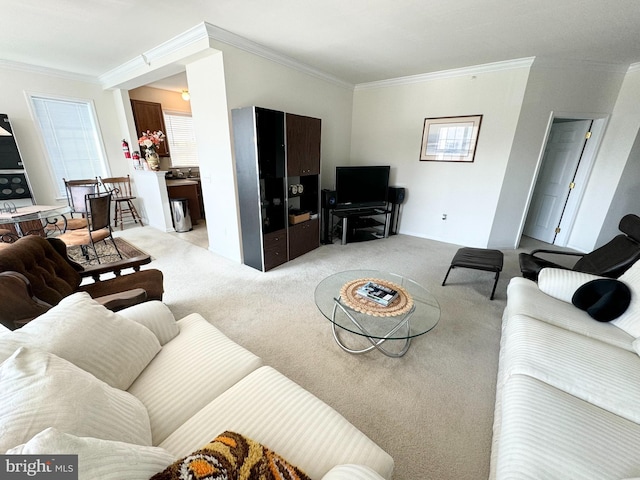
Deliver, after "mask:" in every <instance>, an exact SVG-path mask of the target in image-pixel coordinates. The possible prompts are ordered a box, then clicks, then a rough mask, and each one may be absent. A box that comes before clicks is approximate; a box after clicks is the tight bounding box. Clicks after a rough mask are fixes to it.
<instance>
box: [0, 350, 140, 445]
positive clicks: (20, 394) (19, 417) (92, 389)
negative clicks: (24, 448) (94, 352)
mask: <svg viewBox="0 0 640 480" xmlns="http://www.w3.org/2000/svg"><path fill="white" fill-rule="evenodd" d="M0 405H2V408H0V452H4V451H5V450H7V449H8V448H12V447H15V446H16V445H20V444H22V443H25V442H26V441H28V440H29V439H30V438H31V437H33V436H34V435H35V434H37V433H39V432H41V431H42V430H44V429H45V428H47V427H56V428H58V429H60V430H62V431H65V432H68V433H72V434H74V435H80V436H92V437H99V438H102V439H106V440H119V441H123V442H128V443H136V444H141V445H145V444H146V445H148V444H150V443H151V429H150V426H149V417H148V415H147V411H146V410H145V408H144V405H142V403H141V402H140V401H139V400H138V399H137V398H135V397H134V396H133V395H131V394H129V393H127V392H123V391H121V390H118V389H115V388H113V387H110V386H109V385H107V384H106V383H104V382H102V381H100V380H98V379H97V378H95V377H94V376H93V375H91V374H90V373H87V372H85V371H84V370H81V369H80V368H78V367H76V366H75V365H73V364H72V363H70V362H68V361H66V360H64V359H61V358H58V357H57V356H55V355H53V354H51V353H47V352H42V351H39V350H35V349H31V348H27V347H20V348H19V349H18V350H17V351H16V352H15V353H14V354H13V355H11V356H10V357H9V358H8V359H6V360H5V361H4V362H3V363H2V364H1V365H0Z"/></svg>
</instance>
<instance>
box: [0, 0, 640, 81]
mask: <svg viewBox="0 0 640 480" xmlns="http://www.w3.org/2000/svg"><path fill="white" fill-rule="evenodd" d="M0 8H1V9H2V28H1V29H0V65H1V63H2V61H10V62H21V63H27V64H31V65H36V66H41V67H48V68H54V69H58V70H64V71H68V72H73V73H77V74H84V75H90V76H94V77H98V76H100V75H102V74H105V73H106V72H109V71H110V70H112V69H114V68H116V67H118V66H119V65H122V64H123V63H125V62H127V61H129V60H131V59H133V58H135V57H137V56H139V55H140V54H141V53H142V52H145V51H147V50H149V49H151V48H153V47H155V46H157V45H160V44H161V43H163V42H165V41H167V40H169V39H171V38H173V37H175V36H177V35H179V34H182V33H183V32H185V31H187V30H189V29H191V28H192V27H194V26H196V25H198V24H200V23H202V22H203V21H204V22H208V23H210V24H213V25H216V26H217V27H220V28H222V29H225V30H228V31H230V32H232V33H235V34H236V35H240V36H242V37H245V38H247V39H249V40H251V41H253V42H256V43H259V44H261V45H263V46H265V47H268V48H270V49H273V50H275V51H277V52H279V53H281V54H284V55H287V56H289V57H292V58H293V59H295V60H297V61H299V62H302V63H305V64H308V65H310V66H312V67H314V68H316V69H318V70H321V71H323V72H325V73H327V74H330V75H333V76H335V77H338V78H339V79H342V80H344V81H347V82H349V83H352V84H360V83H367V82H372V81H378V80H385V79H390V78H397V77H403V76H408V75H416V74H424V73H430V72H436V71H442V70H449V69H453V68H459V67H466V66H472V65H480V64H485V63H492V62H498V61H504V60H511V59H516V58H524V57H533V56H536V57H542V58H549V59H553V60H555V61H563V60H567V61H585V62H596V63H605V64H612V65H618V66H620V65H622V66H628V65H629V64H632V63H636V62H640V34H639V32H640V2H639V1H638V0H615V1H608V2H607V1H603V0H518V1H514V0H482V1H478V0H349V1H348V2H347V1H344V0H323V1H317V2H310V1H307V2H305V1H300V0H270V1H268V2H267V1H264V0H188V1H175V0H153V1H151V0H55V1H50V2H43V1H42V0H20V1H16V0H0ZM169 86H171V87H172V88H175V87H177V86H175V87H174V85H173V83H172V82H168V83H167V88H169Z"/></svg>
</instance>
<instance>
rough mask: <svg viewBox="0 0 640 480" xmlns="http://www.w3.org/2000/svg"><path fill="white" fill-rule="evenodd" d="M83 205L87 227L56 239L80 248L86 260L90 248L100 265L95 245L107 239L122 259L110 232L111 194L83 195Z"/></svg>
mask: <svg viewBox="0 0 640 480" xmlns="http://www.w3.org/2000/svg"><path fill="white" fill-rule="evenodd" d="M85 203H86V212H87V227H86V228H82V229H78V230H71V231H69V232H66V233H63V234H61V235H59V236H58V237H57V238H59V239H60V240H62V241H63V242H64V243H65V244H66V245H67V246H80V247H81V248H82V252H83V253H84V256H85V258H86V259H87V260H88V259H89V253H88V247H91V248H92V249H93V253H94V254H95V256H96V259H97V260H98V263H100V256H99V255H98V251H97V250H96V245H95V244H96V243H97V242H100V241H106V239H107V238H109V239H110V240H111V243H112V244H113V246H114V248H115V250H116V253H117V254H118V256H119V257H120V258H122V254H121V253H120V250H118V246H117V245H116V242H115V240H114V239H113V236H112V231H111V192H107V193H90V194H87V195H85Z"/></svg>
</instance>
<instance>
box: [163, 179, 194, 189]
mask: <svg viewBox="0 0 640 480" xmlns="http://www.w3.org/2000/svg"><path fill="white" fill-rule="evenodd" d="M166 182H167V187H177V186H180V185H198V183H200V179H199V178H195V177H194V178H167V179H166Z"/></svg>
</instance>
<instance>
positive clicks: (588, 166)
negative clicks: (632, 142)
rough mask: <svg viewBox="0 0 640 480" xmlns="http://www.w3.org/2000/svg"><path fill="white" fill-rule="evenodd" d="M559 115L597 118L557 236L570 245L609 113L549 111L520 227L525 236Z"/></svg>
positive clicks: (575, 117)
mask: <svg viewBox="0 0 640 480" xmlns="http://www.w3.org/2000/svg"><path fill="white" fill-rule="evenodd" d="M556 119H565V120H592V121H593V124H592V126H591V137H590V138H589V141H588V142H587V143H586V145H585V147H584V151H583V152H582V156H581V157H580V163H579V164H578V169H577V171H576V176H575V180H574V182H575V184H576V186H575V188H574V189H573V191H572V192H571V194H570V195H569V198H568V201H567V204H566V206H565V210H564V213H563V215H562V219H561V220H560V232H559V233H558V234H557V235H556V238H555V241H554V245H556V246H561V247H566V246H570V244H571V232H572V230H573V226H574V224H575V221H576V217H577V216H578V212H579V211H580V205H581V203H582V199H583V197H584V193H585V190H586V187H587V183H588V181H589V178H590V177H591V172H592V170H593V166H594V164H595V160H596V156H597V153H598V150H599V149H600V144H601V143H602V138H603V137H604V131H605V129H606V126H607V123H608V121H609V115H608V114H603V113H569V112H556V111H553V110H552V111H551V113H550V114H549V120H548V123H547V128H546V131H545V136H544V141H543V142H542V146H541V148H540V152H539V153H538V161H537V163H536V169H535V172H534V176H533V181H532V182H531V186H530V188H529V197H528V200H527V206H526V210H525V212H524V216H523V223H522V228H521V231H520V236H522V235H523V232H524V225H525V221H526V218H527V215H528V214H529V208H530V207H531V200H532V198H533V193H534V191H535V188H536V185H537V182H538V180H539V178H538V176H539V174H540V171H541V167H542V162H543V161H544V155H545V151H546V148H547V143H548V141H549V136H550V134H551V129H552V128H553V121H554V120H556Z"/></svg>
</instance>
